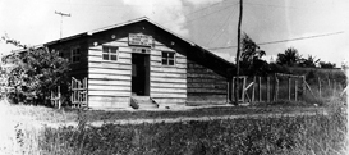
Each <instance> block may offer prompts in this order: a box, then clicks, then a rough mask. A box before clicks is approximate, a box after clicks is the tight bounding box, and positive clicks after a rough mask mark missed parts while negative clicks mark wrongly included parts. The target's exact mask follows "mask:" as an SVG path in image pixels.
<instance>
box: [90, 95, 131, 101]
mask: <svg viewBox="0 0 349 155" xmlns="http://www.w3.org/2000/svg"><path fill="white" fill-rule="evenodd" d="M88 99H89V100H90V101H113V102H119V101H122V102H124V101H129V100H130V97H119V96H92V95H90V96H89V98H88Z"/></svg>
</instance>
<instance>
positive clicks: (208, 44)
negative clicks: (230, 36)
mask: <svg viewBox="0 0 349 155" xmlns="http://www.w3.org/2000/svg"><path fill="white" fill-rule="evenodd" d="M233 12H234V9H233V10H232V12H231V13H229V16H228V18H227V19H226V20H225V22H224V24H222V25H221V26H220V28H219V29H217V31H216V32H215V34H214V35H213V37H212V39H211V40H210V42H208V43H207V46H210V45H211V44H212V43H213V41H214V39H215V37H216V35H217V34H218V32H219V31H220V30H222V28H224V27H225V26H226V25H227V24H228V23H229V20H230V18H231V17H233V16H234V14H233ZM222 34H223V33H222V32H221V33H219V37H218V38H217V39H219V38H220V37H221V36H222Z"/></svg>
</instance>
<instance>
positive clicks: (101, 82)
mask: <svg viewBox="0 0 349 155" xmlns="http://www.w3.org/2000/svg"><path fill="white" fill-rule="evenodd" d="M96 80H98V81H92V79H89V80H88V85H89V86H92V85H95V86H131V81H105V80H103V79H96Z"/></svg>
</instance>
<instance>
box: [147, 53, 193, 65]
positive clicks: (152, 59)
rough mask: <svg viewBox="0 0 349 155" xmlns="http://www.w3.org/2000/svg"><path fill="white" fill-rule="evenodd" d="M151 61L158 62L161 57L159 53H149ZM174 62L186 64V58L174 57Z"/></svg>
mask: <svg viewBox="0 0 349 155" xmlns="http://www.w3.org/2000/svg"><path fill="white" fill-rule="evenodd" d="M150 59H151V61H154V62H158V61H160V60H161V59H162V57H161V55H160V56H157V55H151V56H150ZM175 62H176V64H187V59H186V58H176V59H175Z"/></svg>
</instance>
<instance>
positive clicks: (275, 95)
mask: <svg viewBox="0 0 349 155" xmlns="http://www.w3.org/2000/svg"><path fill="white" fill-rule="evenodd" d="M237 81H239V82H238V100H239V101H242V102H277V101H308V100H324V101H325V100H328V99H333V98H340V97H343V91H344V88H345V87H346V85H347V84H346V83H345V81H343V80H338V79H329V78H321V77H318V78H317V81H316V82H313V81H314V80H308V82H307V79H306V77H305V76H294V75H290V74H275V76H269V77H247V76H241V77H234V78H233V79H232V80H231V81H230V82H229V86H230V87H229V99H230V100H231V101H234V100H235V95H236V93H235V91H236V89H235V86H236V85H234V82H235V83H236V82H237Z"/></svg>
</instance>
